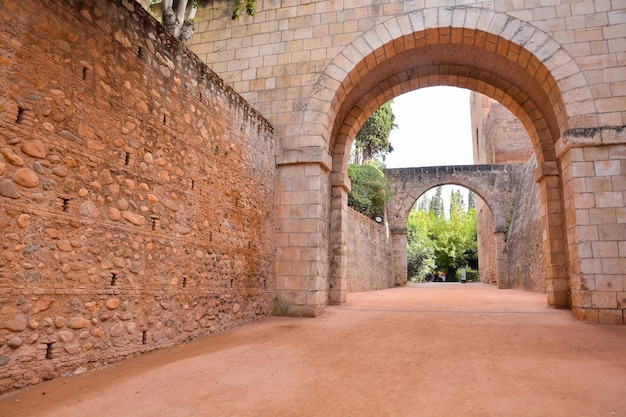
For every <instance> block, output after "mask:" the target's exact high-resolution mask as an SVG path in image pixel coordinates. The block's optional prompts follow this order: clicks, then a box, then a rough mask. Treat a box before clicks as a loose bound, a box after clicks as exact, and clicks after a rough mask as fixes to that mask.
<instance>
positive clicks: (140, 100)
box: [0, 0, 276, 392]
mask: <svg viewBox="0 0 626 417" xmlns="http://www.w3.org/2000/svg"><path fill="white" fill-rule="evenodd" d="M0 23H1V24H0V27H1V28H0V80H2V82H0V151H1V156H0V392H1V391H6V390H9V389H12V388H16V387H22V386H25V385H27V384H32V383H36V382H38V381H41V380H45V379H50V378H54V377H56V376H59V375H62V374H64V373H69V372H76V371H80V370H84V369H89V368H92V367H97V366H101V365H104V364H107V363H109V362H111V361H116V360H118V359H120V358H123V357H128V356H131V355H135V354H138V353H142V352H146V351H150V350H154V349H159V348H163V347H166V346H172V345H176V344H180V343H183V342H185V341H188V340H191V339H194V338H197V337H201V336H205V335H209V334H212V333H214V332H219V331H222V330H224V329H227V328H230V327H233V326H237V325H241V324H243V323H246V322H249V321H252V320H256V319H258V318H260V317H264V316H267V315H269V314H270V312H271V307H272V306H271V303H272V286H273V278H272V277H273V271H272V269H273V256H274V242H273V235H272V233H273V229H274V212H273V207H274V201H273V195H274V187H275V175H276V174H275V172H276V168H275V161H274V159H275V154H276V150H275V148H276V143H275V135H274V133H273V128H272V126H271V125H270V124H269V123H268V122H267V121H266V120H265V119H263V118H262V117H261V116H260V115H259V113H257V112H256V111H255V110H253V109H252V108H251V107H250V106H249V105H248V104H247V103H246V102H245V101H244V100H243V99H242V98H241V97H240V96H239V95H238V94H237V93H235V92H234V90H232V88H230V87H228V86H226V85H225V84H224V83H223V81H222V80H221V79H220V78H219V77H217V76H216V75H215V73H213V72H212V71H211V70H209V69H208V67H207V66H206V65H205V64H204V63H202V62H200V61H199V60H198V59H197V58H196V57H195V56H194V55H193V54H191V53H189V52H188V51H187V50H186V49H184V48H183V47H182V46H181V45H179V44H178V42H176V41H175V40H173V39H172V38H171V37H170V36H169V35H168V34H167V33H165V32H164V31H163V30H162V29H161V28H160V26H159V25H157V24H156V23H155V22H154V20H152V19H151V18H150V17H149V16H148V15H147V13H145V12H144V11H143V10H142V9H141V8H139V7H138V6H137V5H136V4H135V3H133V2H128V1H126V0H93V1H89V2H84V1H79V0H59V1H56V2H51V1H47V0H31V1H27V2H24V1H20V0H3V1H2V2H0Z"/></svg>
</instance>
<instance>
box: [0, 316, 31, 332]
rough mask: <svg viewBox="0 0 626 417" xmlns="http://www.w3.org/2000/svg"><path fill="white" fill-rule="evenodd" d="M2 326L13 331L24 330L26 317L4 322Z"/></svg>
mask: <svg viewBox="0 0 626 417" xmlns="http://www.w3.org/2000/svg"><path fill="white" fill-rule="evenodd" d="M2 328H3V329H7V330H10V331H12V332H22V331H24V330H25V329H26V319H24V318H21V317H16V318H13V319H10V320H7V321H4V322H2Z"/></svg>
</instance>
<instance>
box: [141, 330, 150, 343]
mask: <svg viewBox="0 0 626 417" xmlns="http://www.w3.org/2000/svg"><path fill="white" fill-rule="evenodd" d="M146 343H148V331H147V330H142V331H141V344H142V345H145V344H146Z"/></svg>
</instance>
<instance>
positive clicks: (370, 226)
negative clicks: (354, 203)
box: [347, 208, 396, 292]
mask: <svg viewBox="0 0 626 417" xmlns="http://www.w3.org/2000/svg"><path fill="white" fill-rule="evenodd" d="M347 229H348V239H347V245H348V271H347V282H348V291H350V292H358V291H373V290H381V289H383V288H392V287H395V285H396V283H395V280H394V273H393V254H392V244H391V237H390V235H389V230H388V228H387V227H386V225H384V224H378V223H376V222H374V221H373V220H372V219H370V218H368V217H366V216H364V215H362V214H361V213H359V212H357V211H355V210H353V209H350V208H349V209H348V228H347Z"/></svg>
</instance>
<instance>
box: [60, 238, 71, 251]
mask: <svg viewBox="0 0 626 417" xmlns="http://www.w3.org/2000/svg"><path fill="white" fill-rule="evenodd" d="M57 249H58V250H60V251H61V252H71V250H72V244H71V243H70V241H69V240H65V239H63V240H59V241H58V242H57Z"/></svg>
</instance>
